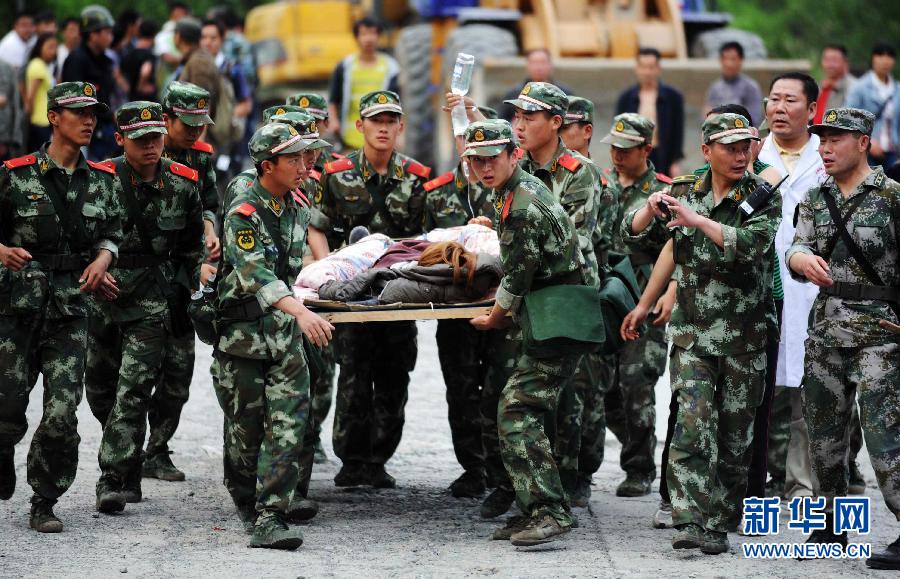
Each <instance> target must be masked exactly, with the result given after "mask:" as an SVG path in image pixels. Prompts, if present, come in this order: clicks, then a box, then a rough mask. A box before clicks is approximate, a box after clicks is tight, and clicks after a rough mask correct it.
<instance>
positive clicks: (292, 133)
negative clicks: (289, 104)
mask: <svg viewBox="0 0 900 579" xmlns="http://www.w3.org/2000/svg"><path fill="white" fill-rule="evenodd" d="M288 131H289V132H290V133H291V136H292V137H296V136H297V135H298V134H299V133H298V132H297V129H295V128H294V127H292V126H291V125H288Z"/></svg>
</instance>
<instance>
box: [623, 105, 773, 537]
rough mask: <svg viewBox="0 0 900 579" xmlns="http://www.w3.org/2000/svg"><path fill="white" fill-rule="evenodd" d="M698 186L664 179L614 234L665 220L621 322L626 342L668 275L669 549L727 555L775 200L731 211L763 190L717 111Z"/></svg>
mask: <svg viewBox="0 0 900 579" xmlns="http://www.w3.org/2000/svg"><path fill="white" fill-rule="evenodd" d="M702 135H703V145H702V151H703V155H704V157H705V158H706V159H707V161H709V163H710V170H709V171H707V172H706V173H705V174H704V175H703V176H702V177H696V176H694V177H692V178H688V179H683V180H676V183H678V186H676V187H673V188H672V190H671V194H669V195H666V194H664V193H654V194H652V195H650V197H649V198H648V199H647V203H646V205H645V206H644V207H642V208H641V209H639V210H637V211H636V212H633V214H629V216H627V217H626V218H625V222H626V223H628V222H630V228H629V229H628V230H626V229H625V225H623V227H622V229H623V233H624V234H627V235H631V236H635V237H638V236H640V235H642V234H646V233H647V232H649V231H650V230H651V229H652V228H650V227H649V225H650V224H651V223H652V221H653V219H654V216H655V217H656V218H657V219H666V217H667V216H666V213H665V212H663V211H662V210H661V209H660V208H659V207H658V203H659V202H663V203H665V204H666V205H667V206H668V209H669V211H670V212H671V215H672V219H671V221H669V222H668V224H667V226H668V227H669V228H670V229H671V230H672V233H673V239H672V240H671V241H670V242H668V243H667V244H666V245H665V246H664V247H663V250H662V252H661V255H660V259H659V260H658V261H657V262H656V265H655V266H654V268H653V272H652V274H651V277H650V281H649V282H648V283H647V286H646V289H645V290H644V293H643V295H642V296H641V300H640V302H639V304H638V306H637V307H636V308H635V310H634V311H632V312H631V313H630V314H628V316H626V319H625V320H624V322H623V324H622V333H623V337H625V338H626V339H630V340H634V339H637V337H638V330H637V327H638V325H640V324H641V323H642V322H643V321H644V320H645V319H646V317H647V315H648V313H649V311H650V309H651V308H652V307H653V304H654V303H655V302H656V300H657V297H658V296H659V295H661V294H662V293H663V291H665V289H666V286H667V285H668V283H669V281H670V279H672V275H673V273H674V275H675V279H676V280H677V284H678V285H677V290H676V292H677V299H676V305H675V310H674V312H673V313H672V318H671V321H670V323H669V338H670V340H671V342H672V353H671V358H670V364H671V366H670V376H671V380H672V390H673V391H674V392H676V393H677V395H678V417H677V424H676V426H675V431H674V435H673V437H672V442H671V445H670V449H669V464H668V467H667V469H666V476H667V478H668V484H669V494H670V496H671V500H672V520H673V523H674V525H675V526H676V527H677V528H678V532H677V533H676V534H675V536H674V537H673V539H672V547H673V548H675V549H696V548H699V549H701V551H702V552H704V553H708V554H718V553H724V552H726V551H727V550H728V536H727V533H728V531H732V532H733V531H735V530H736V528H737V525H738V523H739V522H740V519H741V504H742V499H743V498H744V493H745V491H746V488H747V472H748V467H749V464H750V458H751V455H750V452H748V449H749V448H750V442H751V440H752V438H753V421H754V417H755V414H756V408H757V406H759V405H760V404H761V403H762V397H763V391H764V388H765V372H766V355H765V347H766V343H767V340H768V337H769V332H770V326H769V324H768V319H769V317H770V316H772V315H774V302H773V301H772V300H771V292H772V283H771V281H772V267H774V263H773V262H772V259H771V256H772V254H771V246H772V242H773V239H774V237H775V231H776V230H777V228H778V224H779V222H780V218H781V196H780V195H771V196H769V197H768V198H766V199H764V200H760V201H759V202H758V203H757V205H756V209H752V208H751V212H750V213H749V214H748V213H747V212H745V211H744V210H743V209H742V208H740V207H739V206H740V204H741V203H742V202H743V201H744V200H745V199H746V198H747V197H748V196H749V195H750V194H751V193H752V192H753V191H754V190H755V189H756V187H757V186H758V185H759V184H761V183H763V181H762V179H760V178H758V177H756V176H754V175H753V174H752V173H750V172H749V171H748V168H749V166H750V160H751V151H750V146H751V143H750V142H749V141H750V140H754V139H757V140H758V137H756V136H754V133H753V132H752V131H751V128H750V122H749V121H748V120H747V119H746V118H744V117H743V116H740V115H736V114H732V113H724V114H719V115H713V116H711V117H709V118H708V119H706V121H705V122H704V123H703V126H702Z"/></svg>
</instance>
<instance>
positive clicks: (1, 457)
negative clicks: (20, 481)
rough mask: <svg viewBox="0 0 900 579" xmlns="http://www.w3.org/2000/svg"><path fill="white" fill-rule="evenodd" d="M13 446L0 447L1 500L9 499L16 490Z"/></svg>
mask: <svg viewBox="0 0 900 579" xmlns="http://www.w3.org/2000/svg"><path fill="white" fill-rule="evenodd" d="M14 458H15V450H13V448H12V447H10V448H2V449H0V500H4V501H8V500H9V499H10V498H12V496H13V493H14V492H15V491H16V465H15V463H14V461H13V459H14Z"/></svg>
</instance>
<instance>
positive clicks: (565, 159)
mask: <svg viewBox="0 0 900 579" xmlns="http://www.w3.org/2000/svg"><path fill="white" fill-rule="evenodd" d="M559 164H560V165H562V166H563V167H565V168H566V169H568V170H569V171H570V172H572V173H574V172H575V171H577V170H578V169H579V168H580V167H581V161H579V160H578V159H576V158H575V157H573V156H572V155H569V154H568V153H566V154H565V155H562V156H561V157H560V158H559Z"/></svg>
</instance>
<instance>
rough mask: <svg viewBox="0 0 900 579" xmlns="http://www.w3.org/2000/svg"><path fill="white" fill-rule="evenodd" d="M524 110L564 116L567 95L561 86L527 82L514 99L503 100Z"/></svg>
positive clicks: (567, 105) (567, 104)
mask: <svg viewBox="0 0 900 579" xmlns="http://www.w3.org/2000/svg"><path fill="white" fill-rule="evenodd" d="M503 102H504V103H506V104H509V105H512V106H514V107H516V108H517V109H521V110H523V111H526V112H538V111H544V112H547V113H550V114H551V115H559V116H561V117H565V115H566V110H567V109H568V108H569V97H568V96H566V93H564V92H563V90H562V89H561V88H559V87H558V86H556V85H555V84H552V83H549V82H529V83H528V84H526V85H525V86H524V87H522V90H521V91H520V92H519V96H518V97H517V98H514V99H509V100H505V101H503Z"/></svg>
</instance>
